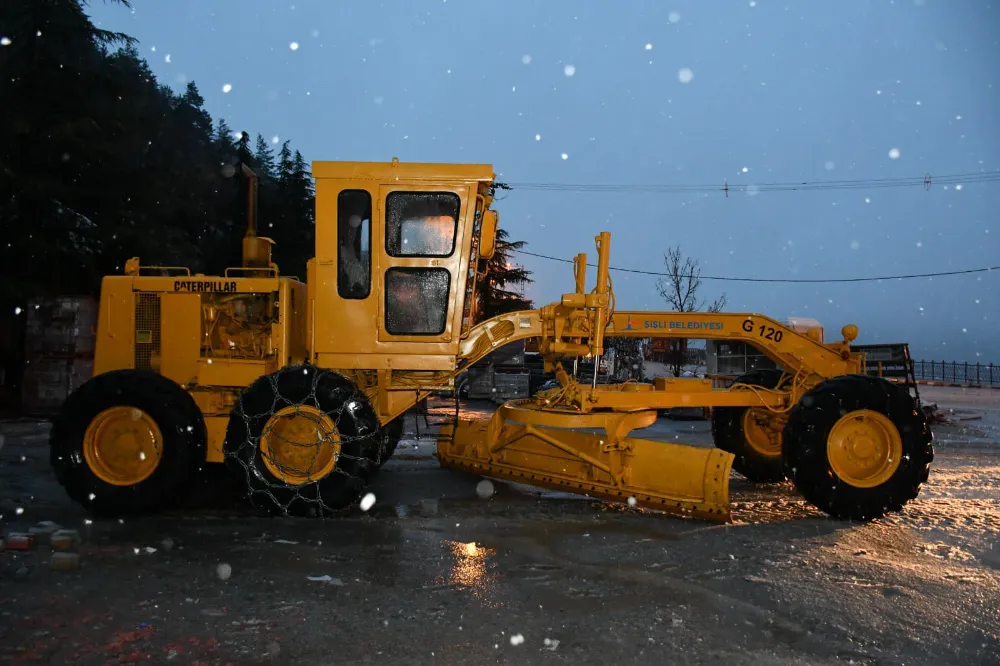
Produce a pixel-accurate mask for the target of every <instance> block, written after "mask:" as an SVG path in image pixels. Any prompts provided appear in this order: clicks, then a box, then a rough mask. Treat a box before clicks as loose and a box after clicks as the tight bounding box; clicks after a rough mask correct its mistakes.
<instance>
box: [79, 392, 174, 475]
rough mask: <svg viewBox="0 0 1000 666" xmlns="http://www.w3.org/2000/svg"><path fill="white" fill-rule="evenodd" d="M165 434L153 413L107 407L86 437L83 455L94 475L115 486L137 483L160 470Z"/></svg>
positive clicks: (84, 438) (88, 430)
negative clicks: (158, 468)
mask: <svg viewBox="0 0 1000 666" xmlns="http://www.w3.org/2000/svg"><path fill="white" fill-rule="evenodd" d="M162 456H163V435H162V434H161V432H160V428H159V426H157V425H156V422H155V421H154V420H153V418H152V417H151V416H149V415H148V414H147V413H146V412H144V411H142V410H141V409H139V408H137V407H131V406H119V407H111V408H110V409H106V410H104V411H102V412H101V413H100V414H98V415H97V416H96V417H94V420H93V421H91V422H90V425H89V426H88V427H87V430H86V432H85V433H84V436H83V458H84V460H85V461H86V463H87V466H88V467H89V468H90V471H92V472H93V473H94V476H96V477H97V478H99V479H100V480H101V481H104V482H105V483H108V484H111V485H113V486H133V485H135V484H137V483H141V482H142V481H145V480H146V479H147V478H149V476H150V475H151V474H152V473H153V472H154V471H155V470H156V467H157V465H159V464H160V459H161V458H162Z"/></svg>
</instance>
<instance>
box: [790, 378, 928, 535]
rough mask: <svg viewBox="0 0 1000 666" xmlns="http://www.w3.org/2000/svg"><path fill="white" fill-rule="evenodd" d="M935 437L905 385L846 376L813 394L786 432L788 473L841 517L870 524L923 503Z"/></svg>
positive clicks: (802, 403)
mask: <svg viewBox="0 0 1000 666" xmlns="http://www.w3.org/2000/svg"><path fill="white" fill-rule="evenodd" d="M933 440H934V437H933V435H932V433H931V430H930V426H929V425H928V423H927V419H926V417H925V416H924V413H923V411H922V410H921V409H920V407H919V405H918V404H917V401H916V400H915V399H914V398H913V397H912V396H911V395H910V392H909V390H908V389H907V388H906V387H905V386H901V385H898V384H893V383H892V382H890V381H887V380H885V379H882V378H880V377H871V376H868V375H843V376H840V377H834V378H833V379H828V380H827V381H824V382H822V383H821V384H819V385H818V386H816V387H814V388H813V389H811V390H810V391H808V392H806V393H805V394H804V395H803V396H802V398H801V400H799V403H798V404H797V405H795V407H794V408H793V409H792V410H791V412H790V413H789V418H788V423H787V424H786V426H785V431H784V443H783V446H782V462H783V464H784V467H785V474H787V476H788V478H790V479H791V480H792V481H793V482H794V483H795V486H796V488H797V489H798V490H799V492H800V493H802V495H803V496H804V497H805V498H806V499H807V500H809V501H810V502H812V503H813V504H814V505H816V506H817V507H819V508H820V509H822V510H823V511H825V512H826V513H828V514H830V515H831V516H834V517H836V518H845V519H853V520H870V519H873V518H879V517H882V516H884V515H885V514H887V513H891V512H897V511H900V510H901V509H902V508H903V506H904V505H906V503H907V502H909V501H911V500H913V499H914V498H916V497H917V494H918V493H919V492H920V486H921V485H922V484H923V483H924V482H925V481H927V477H928V474H929V470H930V464H931V462H932V461H933V460H934V448H933Z"/></svg>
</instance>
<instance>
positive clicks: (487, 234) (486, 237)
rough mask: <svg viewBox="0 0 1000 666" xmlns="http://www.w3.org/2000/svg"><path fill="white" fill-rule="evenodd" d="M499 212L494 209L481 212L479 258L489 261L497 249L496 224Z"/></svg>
mask: <svg viewBox="0 0 1000 666" xmlns="http://www.w3.org/2000/svg"><path fill="white" fill-rule="evenodd" d="M499 224H500V214H499V213H497V212H496V211H495V210H487V211H484V212H483V224H482V228H481V230H480V232H479V258H480V259H485V260H487V261H489V260H490V259H492V258H493V254H494V253H495V252H496V250H497V226H498V225H499Z"/></svg>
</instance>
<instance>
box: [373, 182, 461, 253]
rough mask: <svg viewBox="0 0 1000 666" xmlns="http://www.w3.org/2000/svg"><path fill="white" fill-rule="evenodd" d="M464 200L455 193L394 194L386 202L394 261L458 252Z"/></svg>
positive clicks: (388, 246)
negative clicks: (458, 235) (459, 215)
mask: <svg viewBox="0 0 1000 666" xmlns="http://www.w3.org/2000/svg"><path fill="white" fill-rule="evenodd" d="M460 207H461V200H460V199H459V197H458V195H457V194H455V193H454V192H392V193H390V194H389V196H387V197H386V200H385V210H386V213H385V250H386V253H387V254H388V255H389V256H390V257H447V256H450V255H451V253H452V252H454V251H455V236H456V233H457V231H458V214H459V208H460Z"/></svg>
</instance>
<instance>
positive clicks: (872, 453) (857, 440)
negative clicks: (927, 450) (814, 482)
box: [826, 409, 903, 488]
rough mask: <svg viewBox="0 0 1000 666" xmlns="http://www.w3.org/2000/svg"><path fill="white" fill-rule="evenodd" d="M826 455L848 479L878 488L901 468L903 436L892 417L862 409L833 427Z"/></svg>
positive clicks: (852, 483)
mask: <svg viewBox="0 0 1000 666" xmlns="http://www.w3.org/2000/svg"><path fill="white" fill-rule="evenodd" d="M826 455H827V458H828V460H829V461H830V467H831V468H832V469H833V472H834V474H836V475H837V476H838V477H839V478H840V479H841V480H842V481H843V482H844V483H847V484H849V485H852V486H854V487H856V488H874V487H875V486H878V485H881V484H883V483H885V482H886V481H888V480H889V479H890V478H891V477H892V475H893V474H895V473H896V470H897V469H899V463H900V460H901V458H902V457H903V440H902V438H901V437H900V435H899V430H898V429H897V428H896V426H895V424H893V422H892V421H891V420H890V419H889V417H887V416H886V415H884V414H880V413H879V412H875V411H871V410H867V409H859V410H856V411H853V412H848V413H847V414H844V415H843V416H842V417H841V418H840V420H838V421H837V422H836V423H835V424H834V425H833V428H831V429H830V435H829V437H828V438H827V445H826Z"/></svg>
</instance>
